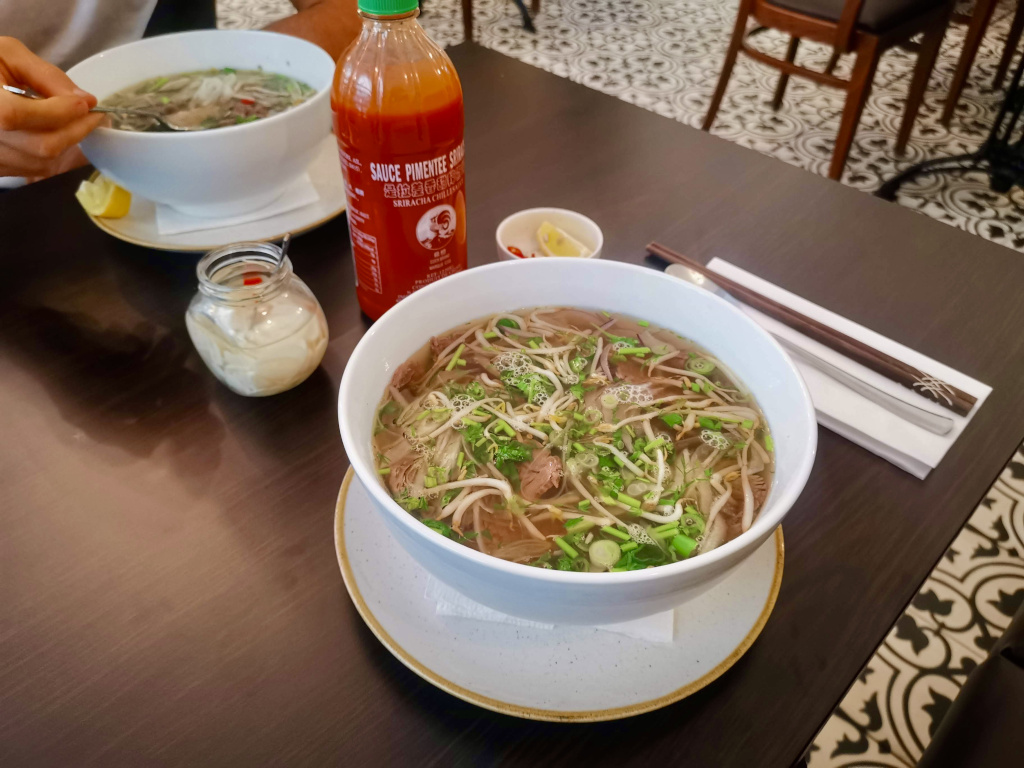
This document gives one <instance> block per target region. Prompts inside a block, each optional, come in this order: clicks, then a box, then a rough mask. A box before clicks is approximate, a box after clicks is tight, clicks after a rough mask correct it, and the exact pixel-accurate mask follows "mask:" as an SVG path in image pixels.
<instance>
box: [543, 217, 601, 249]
mask: <svg viewBox="0 0 1024 768" xmlns="http://www.w3.org/2000/svg"><path fill="white" fill-rule="evenodd" d="M537 240H538V241H540V249H541V250H542V251H544V253H546V254H547V255H548V256H573V257H576V258H581V257H586V256H589V255H590V249H589V248H587V246H585V245H584V244H583V243H581V242H580V241H579V240H576V239H575V238H573V237H571V236H570V235H568V234H566V233H565V232H564V231H562V230H561V229H559V228H558V227H556V226H555V225H554V224H552V223H551V222H549V221H545V222H544V223H543V224H541V225H540V229H538V230H537Z"/></svg>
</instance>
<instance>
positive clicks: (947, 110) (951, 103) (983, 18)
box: [939, 0, 997, 127]
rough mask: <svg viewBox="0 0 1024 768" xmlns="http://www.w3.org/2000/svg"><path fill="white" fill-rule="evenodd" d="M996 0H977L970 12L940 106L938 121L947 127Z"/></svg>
mask: <svg viewBox="0 0 1024 768" xmlns="http://www.w3.org/2000/svg"><path fill="white" fill-rule="evenodd" d="M996 2H997V0H978V2H977V5H975V6H974V13H972V14H971V23H970V26H968V27H967V36H966V37H965V38H964V49H963V50H962V51H961V52H960V59H959V60H958V61H957V63H956V73H955V74H954V75H953V83H952V85H950V86H949V95H948V96H947V97H946V105H945V106H944V107H943V108H942V117H941V118H939V122H940V123H942V124H943V125H945V126H946V127H949V121H950V120H952V119H953V112H954V111H955V110H956V104H957V102H958V101H960V93H961V92H962V91H963V89H964V83H966V82H967V75H968V74H970V71H971V65H973V64H974V57H975V56H976V55H977V54H978V48H979V47H980V46H981V40H982V38H983V37H985V29H986V28H987V27H988V22H989V20H990V19H991V18H992V11H994V10H995V7H996Z"/></svg>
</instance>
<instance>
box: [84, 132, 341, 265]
mask: <svg viewBox="0 0 1024 768" xmlns="http://www.w3.org/2000/svg"><path fill="white" fill-rule="evenodd" d="M306 171H307V173H309V178H310V180H311V181H312V182H313V186H314V187H316V191H317V193H318V194H319V199H318V200H317V201H316V202H315V203H313V204H312V205H307V206H303V207H302V208H298V209H296V210H293V211H286V212H284V213H279V214H277V215H276V216H270V217H268V218H265V219H258V220H256V221H250V222H247V223H245V224H235V225H233V226H228V227H217V228H215V229H204V230H200V231H196V232H182V233H180V234H176V235H164V234H161V233H160V231H159V230H158V229H157V222H156V205H154V204H153V201H152V200H147V199H146V198H144V197H139V196H138V195H133V196H132V207H131V210H130V211H129V212H128V215H127V216H125V217H124V218H120V219H101V218H97V217H95V216H90V217H89V218H90V219H92V222H93V224H95V225H96V226H97V227H99V228H100V229H102V230H103V231H104V232H106V233H108V234H110V235H113V236H114V237H116V238H118V239H119V240H124V241H125V242H129V243H134V244H135V245H142V246H145V247H146V248H155V249H157V250H161V251H202V252H206V251H212V250H213V249H214V248H220V247H221V246H224V245H230V244H231V243H240V242H254V241H272V240H280V239H281V238H282V237H284V236H285V235H286V234H291V235H293V236H294V235H298V234H301V233H303V232H307V231H309V230H311V229H314V228H316V227H318V226H320V225H321V224H324V223H325V222H327V221H330V220H331V219H333V218H334V217H335V216H339V215H340V214H342V213H343V212H344V211H345V182H344V179H343V178H342V175H341V165H340V163H339V162H338V145H337V142H336V141H335V140H334V136H328V137H327V138H326V139H324V140H323V141H322V142H321V145H320V147H319V149H318V150H317V153H316V156H315V157H314V159H313V162H312V163H310V165H309V167H308V168H307V169H306ZM97 173H98V172H97Z"/></svg>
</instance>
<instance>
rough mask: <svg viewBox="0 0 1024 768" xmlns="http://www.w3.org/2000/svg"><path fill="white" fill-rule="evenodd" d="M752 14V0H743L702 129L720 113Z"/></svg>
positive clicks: (709, 128) (708, 125) (708, 129)
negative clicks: (719, 109) (719, 108)
mask: <svg viewBox="0 0 1024 768" xmlns="http://www.w3.org/2000/svg"><path fill="white" fill-rule="evenodd" d="M749 15H750V0H741V2H740V8H739V11H738V12H737V14H736V25H735V26H734V27H733V30H732V39H731V40H730V41H729V48H728V49H727V50H726V52H725V62H723V64H722V74H721V75H719V76H718V85H717V86H715V94H714V96H712V97H711V104H710V106H708V113H707V114H706V115H705V116H704V125H702V126H701V129H702V130H705V131H710V130H711V126H712V125H713V124H714V122H715V115H717V114H718V107H719V106H721V104H722V97H723V96H725V88H726V86H727V85H729V77H730V76H731V75H732V68H733V66H735V64H736V55H737V54H738V53H739V51H740V46H741V45H742V44H743V36H744V35H745V34H746V31H747V17H748V16H749Z"/></svg>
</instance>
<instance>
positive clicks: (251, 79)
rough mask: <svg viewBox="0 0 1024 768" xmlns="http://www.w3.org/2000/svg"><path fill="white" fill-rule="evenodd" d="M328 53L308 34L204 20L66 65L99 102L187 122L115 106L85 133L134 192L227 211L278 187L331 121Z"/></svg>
mask: <svg viewBox="0 0 1024 768" xmlns="http://www.w3.org/2000/svg"><path fill="white" fill-rule="evenodd" d="M333 73H334V62H333V61H332V60H331V57H330V56H329V55H328V54H327V53H326V52H325V51H324V50H323V49H321V48H320V47H318V46H316V45H314V44H313V43H310V42H308V41H306V40H301V39H299V38H297V37H291V36H289V35H281V34H276V33H273V32H257V31H243V30H216V31H215V30H204V31H197V32H183V33H180V34H174V35H165V36H161V37H153V38H147V39H144V40H140V41H138V42H134V43H128V44H127V45H122V46H119V47H117V48H112V49H110V50H108V51H104V52H102V53H99V54H96V55H95V56H92V57H90V58H88V59H86V60H85V61H83V62H81V63H79V64H77V65H75V66H74V67H72V68H71V69H70V70H69V72H68V74H69V75H70V77H71V78H72V79H73V80H74V81H75V82H76V83H77V84H78V85H79V86H80V87H82V88H84V89H86V90H87V91H89V92H91V93H93V94H95V95H96V97H97V98H98V99H99V100H100V104H102V105H106V106H120V107H129V108H134V109H141V110H145V111H151V112H157V113H159V114H161V115H163V116H164V117H165V118H166V119H167V120H168V121H169V122H171V123H173V124H174V125H180V126H184V127H188V128H190V129H192V130H190V131H188V132H158V131H155V130H154V128H156V127H157V126H156V124H155V123H153V122H152V121H147V120H145V119H139V118H136V119H126V118H123V117H114V118H113V120H112V123H111V126H110V127H106V126H105V127H101V128H98V129H96V130H95V131H94V132H93V133H92V134H91V135H90V136H88V137H87V138H86V139H85V140H84V141H83V142H82V150H83V152H85V155H86V157H88V158H89V160H90V161H91V162H92V164H93V165H95V166H96V167H97V168H98V169H99V170H100V171H102V172H103V173H104V174H105V175H107V176H109V177H110V178H112V179H113V180H114V181H116V182H117V183H118V184H120V185H121V186H123V187H125V188H126V189H128V190H130V191H131V192H133V193H134V194H137V195H141V196H143V197H146V198H149V199H150V200H153V201H155V202H158V203H165V204H167V205H170V206H173V207H174V208H177V209H178V210H181V211H183V212H185V213H187V214H190V215H194V216H204V217H220V216H231V215H236V214H240V213H245V212H247V211H252V210H256V209H258V208H261V207H263V206H264V205H267V204H268V203H270V202H272V201H273V200H274V199H275V198H277V197H278V196H280V194H281V193H282V192H283V190H284V189H285V188H286V187H287V186H288V185H289V184H290V183H291V182H293V181H295V180H296V179H297V178H298V177H299V176H300V175H301V174H302V173H303V171H304V170H305V169H306V167H307V166H308V165H309V163H310V162H311V161H312V159H313V157H314V155H315V153H316V151H317V148H318V147H319V145H320V143H321V142H322V141H323V140H324V139H325V138H326V137H327V136H328V135H329V133H330V84H331V78H332V76H333Z"/></svg>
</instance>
